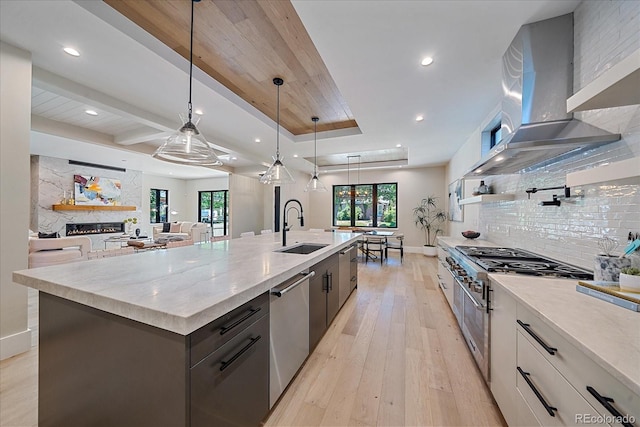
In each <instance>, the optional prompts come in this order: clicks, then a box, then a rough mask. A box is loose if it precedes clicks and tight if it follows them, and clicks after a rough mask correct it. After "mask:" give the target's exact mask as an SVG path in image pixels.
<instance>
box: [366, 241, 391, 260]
mask: <svg viewBox="0 0 640 427" xmlns="http://www.w3.org/2000/svg"><path fill="white" fill-rule="evenodd" d="M386 240H387V238H386V237H382V236H367V237H366V238H365V240H364V247H365V249H364V252H365V258H364V261H365V263H366V262H368V261H369V259H371V260H372V261H374V260H376V259H378V258H379V259H380V264H381V265H382V261H383V260H384V253H385V251H384V249H385V246H386ZM376 254H377V255H376Z"/></svg>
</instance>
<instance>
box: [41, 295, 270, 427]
mask: <svg viewBox="0 0 640 427" xmlns="http://www.w3.org/2000/svg"><path fill="white" fill-rule="evenodd" d="M268 314H269V298H268V294H266V293H265V294H263V295H261V296H259V297H257V298H254V299H253V300H252V301H249V302H248V303H246V304H243V305H242V306H240V307H238V308H236V309H235V310H233V311H231V312H229V313H228V314H226V315H224V316H222V317H220V318H218V319H216V320H214V321H213V322H210V323H209V324H208V325H205V326H203V327H201V328H200V329H198V330H196V331H194V332H193V333H191V334H189V335H187V336H184V335H180V334H176V333H173V332H169V331H166V330H163V329H159V328H155V327H153V326H149V325H145V324H143V323H140V322H135V321H132V320H129V319H125V318H122V317H120V316H115V315H113V314H109V313H106V312H104V311H101V310H96V309H94V308H90V307H87V306H84V305H82V304H78V303H74V302H71V301H67V300H65V299H62V298H59V297H55V296H52V295H48V294H46V293H40V378H39V407H38V417H39V425H40V426H83V427H84V426H123V427H124V426H136V427H138V426H171V427H174V426H194V427H195V426H211V425H215V426H233V425H258V424H259V423H260V421H261V420H262V419H263V418H264V417H265V416H266V414H267V413H268V411H269V316H268Z"/></svg>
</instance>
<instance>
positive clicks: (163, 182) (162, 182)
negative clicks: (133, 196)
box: [140, 173, 198, 236]
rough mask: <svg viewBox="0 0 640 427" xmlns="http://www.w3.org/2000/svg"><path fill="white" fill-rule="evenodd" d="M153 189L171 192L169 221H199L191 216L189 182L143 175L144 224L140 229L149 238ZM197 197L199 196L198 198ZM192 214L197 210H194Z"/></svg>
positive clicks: (150, 233) (196, 217)
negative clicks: (151, 192) (173, 212)
mask: <svg viewBox="0 0 640 427" xmlns="http://www.w3.org/2000/svg"><path fill="white" fill-rule="evenodd" d="M152 188H155V189H159V190H168V191H169V221H170V222H173V221H192V222H196V221H197V220H198V216H197V214H195V217H194V216H193V215H191V214H189V209H188V203H187V182H186V181H185V180H184V179H175V178H166V177H163V176H156V175H149V174H145V173H143V174H142V218H143V221H142V224H141V227H140V229H141V230H142V232H144V233H149V234H147V235H148V236H151V235H152V230H151V225H150V224H149V219H150V209H151V206H150V204H149V194H150V191H151V189H152ZM196 197H197V196H196ZM171 211H176V212H178V214H177V215H171ZM192 212H195V209H194V208H192Z"/></svg>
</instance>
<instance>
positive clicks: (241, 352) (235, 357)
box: [220, 335, 262, 371]
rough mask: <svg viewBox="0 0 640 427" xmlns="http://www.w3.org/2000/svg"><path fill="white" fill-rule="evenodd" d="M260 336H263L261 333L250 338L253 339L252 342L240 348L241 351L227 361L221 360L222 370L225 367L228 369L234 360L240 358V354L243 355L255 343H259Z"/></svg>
mask: <svg viewBox="0 0 640 427" xmlns="http://www.w3.org/2000/svg"><path fill="white" fill-rule="evenodd" d="M260 338H262V337H261V336H260V335H258V336H257V337H255V338H249V339H250V340H251V342H250V343H249V344H247V345H245V346H244V347H242V348H241V349H240V351H239V352H237V353H236V354H234V355H233V356H232V357H231V359H229V360H227V361H226V362H225V361H224V360H221V361H220V363H221V365H220V371H224V370H225V369H227V368H228V367H229V366H231V364H232V363H233V362H235V361H236V360H238V358H239V357H240V356H242V355H243V354H244V353H245V352H246V351H247V350H249V349H250V348H251V347H252V346H253V345H254V344H255V343H257V342H258V341H259V340H260Z"/></svg>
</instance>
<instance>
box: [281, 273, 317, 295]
mask: <svg viewBox="0 0 640 427" xmlns="http://www.w3.org/2000/svg"><path fill="white" fill-rule="evenodd" d="M300 274H302V277H301V278H300V279H298V280H296V281H295V282H294V283H292V284H291V285H289V286H287V287H286V288H284V289H280V290H273V291H271V295H275V296H277V297H278V298H282V295H284V294H286V293H287V292H289V291H290V290H292V289H293V288H295V287H296V286H299V285H301V284H302V283H304V282H305V280H308V279H309V278H311V277H313V276H315V275H316V272H315V271H311V272H310V273H300Z"/></svg>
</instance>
